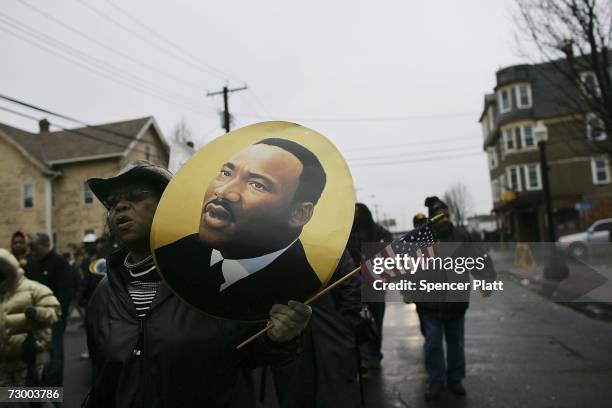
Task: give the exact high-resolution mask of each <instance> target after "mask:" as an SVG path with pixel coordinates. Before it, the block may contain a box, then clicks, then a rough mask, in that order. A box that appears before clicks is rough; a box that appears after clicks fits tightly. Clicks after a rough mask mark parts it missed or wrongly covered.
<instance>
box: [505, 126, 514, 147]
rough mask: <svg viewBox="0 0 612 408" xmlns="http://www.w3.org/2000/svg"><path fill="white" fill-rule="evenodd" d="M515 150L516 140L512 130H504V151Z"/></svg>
mask: <svg viewBox="0 0 612 408" xmlns="http://www.w3.org/2000/svg"><path fill="white" fill-rule="evenodd" d="M515 149H516V140H515V138H514V133H513V129H512V128H506V129H504V151H506V152H510V151H513V150H515Z"/></svg>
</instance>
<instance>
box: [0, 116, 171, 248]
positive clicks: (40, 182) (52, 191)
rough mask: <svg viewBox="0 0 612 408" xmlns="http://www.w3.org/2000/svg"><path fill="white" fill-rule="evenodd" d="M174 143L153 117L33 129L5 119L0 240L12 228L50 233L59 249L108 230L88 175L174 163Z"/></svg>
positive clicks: (0, 129) (1, 242) (43, 124)
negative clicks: (131, 165)
mask: <svg viewBox="0 0 612 408" xmlns="http://www.w3.org/2000/svg"><path fill="white" fill-rule="evenodd" d="M169 153H170V150H169V146H168V143H167V142H166V141H165V139H164V136H163V135H162V133H161V131H160V129H159V127H158V126H157V124H156V122H155V119H153V118H152V117H147V118H142V119H134V120H128V121H124V122H118V123H110V124H105V125H99V126H94V127H87V128H80V129H70V130H67V131H60V132H50V131H49V122H48V121H46V120H44V119H43V120H41V121H40V132H39V133H30V132H26V131H24V130H21V129H17V128H15V127H12V126H9V125H6V124H2V123H0V157H2V160H1V161H0V192H1V194H0V196H1V197H2V203H1V204H0V246H2V247H7V246H8V245H9V240H10V237H11V235H12V234H13V232H15V231H17V230H20V231H23V232H25V233H34V232H47V233H48V234H49V235H50V236H52V237H53V241H54V243H55V245H56V247H57V249H58V250H59V251H65V250H67V248H68V244H70V243H75V244H79V243H80V242H81V241H82V240H83V237H84V235H85V234H86V233H89V232H93V233H95V234H97V235H100V234H102V233H103V232H104V229H105V214H106V211H105V209H104V207H103V206H102V205H101V204H100V203H99V202H98V200H96V199H95V197H94V196H93V193H92V192H91V190H90V189H89V187H88V185H87V184H86V183H85V181H86V180H87V179H88V178H90V177H108V176H111V175H113V174H115V173H116V172H117V171H118V170H119V169H120V168H121V167H122V166H123V165H124V164H126V163H127V162H129V161H132V160H137V159H148V160H150V161H152V162H155V163H157V164H160V165H163V166H168V161H169Z"/></svg>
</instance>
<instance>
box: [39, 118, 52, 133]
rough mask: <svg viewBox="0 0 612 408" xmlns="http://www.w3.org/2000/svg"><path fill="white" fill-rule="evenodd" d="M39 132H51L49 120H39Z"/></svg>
mask: <svg viewBox="0 0 612 408" xmlns="http://www.w3.org/2000/svg"><path fill="white" fill-rule="evenodd" d="M38 127H39V129H40V132H39V133H49V121H48V120H47V119H41V120H39V121H38Z"/></svg>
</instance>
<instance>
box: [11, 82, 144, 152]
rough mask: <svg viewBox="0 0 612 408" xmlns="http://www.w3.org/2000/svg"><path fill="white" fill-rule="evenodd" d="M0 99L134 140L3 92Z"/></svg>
mask: <svg viewBox="0 0 612 408" xmlns="http://www.w3.org/2000/svg"><path fill="white" fill-rule="evenodd" d="M0 99H4V100H5V101H9V102H12V103H15V104H17V105H21V106H24V107H26V108H30V109H34V110H36V111H39V112H42V113H47V114H49V115H53V116H56V117H58V118H61V119H65V120H69V121H71V122H74V123H78V124H79V125H82V126H85V127H88V128H91V129H95V130H98V131H101V132H104V133H109V134H112V135H115V136H119V137H122V138H124V139H128V140H130V141H131V140H134V137H133V136H130V135H128V134H125V133H121V132H117V131H114V130H111V129H104V128H102V127H99V126H94V125H90V124H88V123H86V122H83V121H82V120H79V119H75V118H72V117H70V116H66V115H63V114H61V113H57V112H53V111H50V110H48V109H45V108H41V107H39V106H36V105H32V104H31V103H27V102H24V101H20V100H19V99H15V98H11V97H10V96H6V95H3V94H0ZM142 143H144V144H150V145H152V146H156V145H155V143H152V142H147V141H146V140H143V141H142Z"/></svg>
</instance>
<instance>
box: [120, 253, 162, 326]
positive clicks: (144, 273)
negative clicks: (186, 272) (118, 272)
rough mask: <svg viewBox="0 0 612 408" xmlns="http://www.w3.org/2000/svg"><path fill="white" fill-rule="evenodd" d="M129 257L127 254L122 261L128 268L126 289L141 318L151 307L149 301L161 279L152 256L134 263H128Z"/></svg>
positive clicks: (152, 297) (150, 301) (153, 297)
mask: <svg viewBox="0 0 612 408" xmlns="http://www.w3.org/2000/svg"><path fill="white" fill-rule="evenodd" d="M129 257H130V256H129V254H128V256H126V257H125V260H124V261H123V265H124V266H125V267H126V269H127V270H128V275H127V279H128V282H127V290H128V293H129V294H130V298H132V303H134V307H135V308H136V314H137V315H138V318H139V319H142V318H144V317H145V316H146V315H147V312H148V311H149V309H150V308H151V303H153V299H155V295H156V294H157V290H158V289H159V287H160V285H161V279H160V277H159V275H158V273H157V270H156V268H155V263H154V262H153V257H152V256H148V257H147V258H146V259H143V260H142V261H140V262H136V263H130V261H128V258H129Z"/></svg>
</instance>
